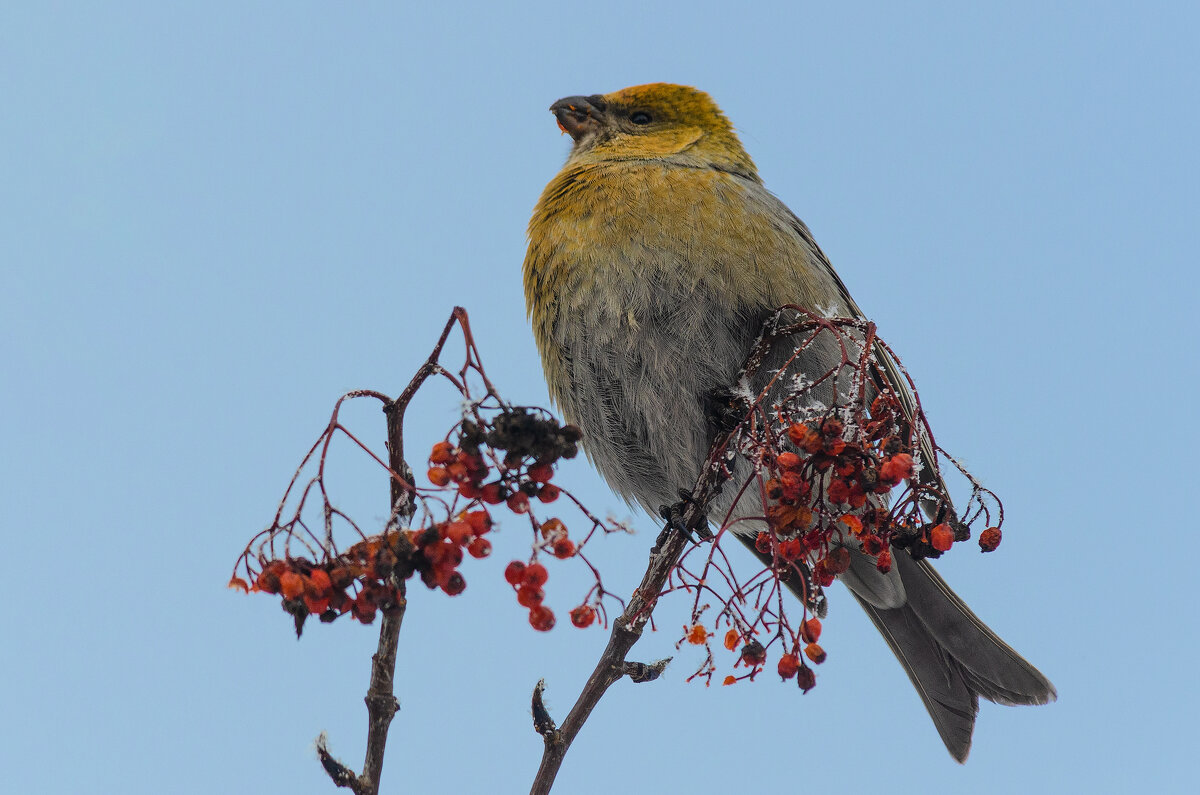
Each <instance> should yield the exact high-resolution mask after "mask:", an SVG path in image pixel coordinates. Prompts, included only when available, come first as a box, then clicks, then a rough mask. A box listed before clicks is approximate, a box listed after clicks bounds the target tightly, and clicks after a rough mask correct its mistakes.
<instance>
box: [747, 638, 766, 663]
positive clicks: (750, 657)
mask: <svg viewBox="0 0 1200 795" xmlns="http://www.w3.org/2000/svg"><path fill="white" fill-rule="evenodd" d="M766 661H767V650H766V649H765V648H764V647H763V645H762V644H761V643H759V642H758V641H757V640H749V641H747V642H746V645H745V646H742V662H744V663H746V665H749V666H757V665H762V664H763V663H764V662H766Z"/></svg>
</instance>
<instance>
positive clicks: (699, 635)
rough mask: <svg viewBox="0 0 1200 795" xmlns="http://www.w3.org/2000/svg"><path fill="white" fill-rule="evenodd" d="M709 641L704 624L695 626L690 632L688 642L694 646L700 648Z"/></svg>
mask: <svg viewBox="0 0 1200 795" xmlns="http://www.w3.org/2000/svg"><path fill="white" fill-rule="evenodd" d="M707 639H708V630H706V629H705V628H704V625H703V624H694V625H692V627H691V628H690V629H689V630H688V633H687V641H688V643H691V644H692V645H694V646H699V645H700V644H701V643H703V642H704V641H705V640H707Z"/></svg>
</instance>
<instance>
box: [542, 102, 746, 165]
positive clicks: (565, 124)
mask: <svg viewBox="0 0 1200 795" xmlns="http://www.w3.org/2000/svg"><path fill="white" fill-rule="evenodd" d="M550 112H551V113H553V114H554V116H555V117H556V118H557V119H558V126H559V127H560V128H561V129H562V130H563V132H565V133H567V134H569V135H570V136H571V137H572V138H573V139H574V140H575V146H574V148H573V149H572V150H571V160H576V161H581V162H596V161H605V160H671V161H675V162H678V163H680V164H681V165H693V166H708V167H715V168H720V169H723V170H728V171H733V172H736V173H740V174H744V175H746V176H748V177H755V176H756V172H755V168H754V162H753V161H752V160H751V159H750V156H749V155H748V154H746V150H745V149H743V148H742V143H741V141H739V140H738V137H737V135H736V134H735V133H734V131H733V125H732V124H730V123H729V119H727V118H726V117H725V114H724V113H722V112H721V109H720V108H718V107H717V104H716V103H715V102H713V101H712V97H710V96H709V95H708V94H705V93H704V92H703V91H698V90H696V89H694V88H691V87H689V86H676V85H671V84H670V83H650V84H648V85H644V86H633V87H631V88H623V89H621V90H620V91H614V92H613V93H611V94H593V95H592V96H590V97H584V96H577V97H565V98H563V99H560V100H559V101H558V102H555V103H554V104H553V105H551V106H550Z"/></svg>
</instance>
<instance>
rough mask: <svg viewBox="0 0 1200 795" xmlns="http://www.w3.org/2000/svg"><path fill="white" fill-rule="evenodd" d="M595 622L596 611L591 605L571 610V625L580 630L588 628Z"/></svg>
mask: <svg viewBox="0 0 1200 795" xmlns="http://www.w3.org/2000/svg"><path fill="white" fill-rule="evenodd" d="M595 620H596V609H595V608H594V607H592V606H591V605H580V606H579V607H576V608H573V609H572V610H571V623H572V624H574V625H575V626H577V627H579V628H580V629H584V628H585V627H590V626H591V625H592V622H593V621H595Z"/></svg>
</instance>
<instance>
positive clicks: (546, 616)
mask: <svg viewBox="0 0 1200 795" xmlns="http://www.w3.org/2000/svg"><path fill="white" fill-rule="evenodd" d="M529 625H530V626H531V627H533V628H534V629H536V630H537V631H538V632H549V631H550V630H552V629H554V611H553V610H551V609H550V608H548V607H546V606H545V605H538V606H536V607H533V608H530V610H529Z"/></svg>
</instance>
